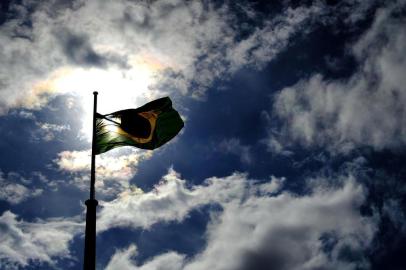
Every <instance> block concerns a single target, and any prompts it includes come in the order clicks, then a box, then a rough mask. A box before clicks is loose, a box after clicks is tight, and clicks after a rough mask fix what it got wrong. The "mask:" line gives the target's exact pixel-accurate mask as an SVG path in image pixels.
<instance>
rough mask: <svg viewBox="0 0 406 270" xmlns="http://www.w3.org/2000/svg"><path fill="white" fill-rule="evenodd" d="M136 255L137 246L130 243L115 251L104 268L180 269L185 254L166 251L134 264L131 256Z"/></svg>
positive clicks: (111, 269)
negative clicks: (149, 259) (147, 260)
mask: <svg viewBox="0 0 406 270" xmlns="http://www.w3.org/2000/svg"><path fill="white" fill-rule="evenodd" d="M135 255H137V247H136V246H134V245H131V246H130V247H129V248H128V249H126V250H122V251H117V252H116V253H115V254H114V256H113V257H112V258H111V260H110V262H109V264H108V266H107V267H106V270H115V269H123V270H125V269H139V270H155V269H160V270H171V269H182V266H183V260H184V259H185V256H182V255H180V254H177V253H175V252H168V253H166V254H163V255H160V256H157V257H155V258H154V259H153V260H152V261H149V262H146V263H145V264H143V265H142V266H139V267H137V266H135V265H134V264H133V262H132V261H131V258H132V257H134V256H135Z"/></svg>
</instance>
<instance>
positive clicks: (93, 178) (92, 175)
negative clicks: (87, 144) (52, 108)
mask: <svg viewBox="0 0 406 270" xmlns="http://www.w3.org/2000/svg"><path fill="white" fill-rule="evenodd" d="M96 112H97V92H96V91H95V92H93V132H92V163H91V167H90V199H91V200H94V193H95V192H94V183H95V182H96V175H95V170H96V169H95V168H96V155H95V152H96V149H95V148H96Z"/></svg>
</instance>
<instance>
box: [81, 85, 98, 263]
mask: <svg viewBox="0 0 406 270" xmlns="http://www.w3.org/2000/svg"><path fill="white" fill-rule="evenodd" d="M93 97H94V99H93V136H92V159H91V162H92V163H91V168H90V198H89V200H87V201H86V202H85V203H86V206H87V210H86V231H85V252H84V253H85V254H84V259H83V269H84V270H95V269H96V207H97V204H98V202H97V200H96V199H95V189H94V184H95V181H96V177H95V166H96V164H95V163H96V156H95V150H96V149H95V146H96V144H95V142H96V140H95V139H96V111H97V92H93Z"/></svg>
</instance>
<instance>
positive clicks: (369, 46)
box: [268, 1, 406, 152]
mask: <svg viewBox="0 0 406 270" xmlns="http://www.w3.org/2000/svg"><path fill="white" fill-rule="evenodd" d="M402 6H403V7H404V4H403V2H401V1H399V2H398V3H397V4H395V5H393V6H391V7H387V8H385V9H380V10H378V12H377V14H376V17H375V20H374V23H373V24H372V26H371V28H370V29H369V30H368V31H367V32H366V33H365V34H364V35H363V36H362V37H361V38H360V39H359V40H358V42H356V43H355V44H354V46H353V47H352V52H353V54H354V56H355V57H356V58H357V59H358V61H359V63H360V67H359V69H358V70H357V72H356V73H355V74H353V75H352V76H351V77H350V78H349V79H342V80H332V81H331V80H328V79H325V78H323V76H322V75H319V74H317V75H314V76H312V77H311V78H310V79H304V80H301V81H300V82H298V83H297V84H295V85H293V86H291V87H287V88H284V89H282V91H281V92H280V93H278V94H277V95H276V96H275V99H274V103H273V112H274V115H275V116H276V117H277V118H279V119H278V120H279V121H278V123H282V125H281V127H273V128H271V130H272V131H271V132H270V139H269V143H268V145H269V147H270V149H271V151H278V149H279V151H281V150H283V149H284V147H289V146H290V145H292V143H296V142H299V143H300V144H302V145H304V146H308V147H313V146H318V147H327V148H329V149H330V150H332V151H340V152H346V151H348V150H351V149H353V148H354V147H357V146H372V147H374V148H375V149H377V150H380V149H383V148H396V147H399V146H404V145H405V143H406V139H405V138H406V121H405V119H406V109H405V108H406V89H405V85H406V79H405V76H404V74H405V71H406V58H405V57H404V52H403V44H405V43H406V31H405V29H406V28H405V23H404V21H403V20H401V19H396V16H393V14H394V13H396V12H397V9H398V8H400V7H402ZM275 129H276V132H275Z"/></svg>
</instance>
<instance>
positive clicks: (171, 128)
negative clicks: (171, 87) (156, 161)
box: [95, 97, 184, 155]
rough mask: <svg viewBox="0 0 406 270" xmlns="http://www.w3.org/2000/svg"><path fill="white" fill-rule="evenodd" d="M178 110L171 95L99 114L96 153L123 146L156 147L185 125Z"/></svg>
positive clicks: (97, 116) (97, 118)
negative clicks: (173, 105) (142, 104)
mask: <svg viewBox="0 0 406 270" xmlns="http://www.w3.org/2000/svg"><path fill="white" fill-rule="evenodd" d="M183 126H184V124H183V121H182V119H181V118H180V116H179V113H178V112H177V111H176V110H175V109H173V108H172V101H171V100H170V98H169V97H164V98H160V99H157V100H154V101H151V102H149V103H147V104H145V105H144V106H142V107H139V108H137V109H127V110H122V111H117V112H114V113H110V114H106V115H101V114H99V113H97V114H96V138H95V146H96V147H95V154H96V155H98V154H102V153H104V152H107V151H109V150H111V149H113V148H116V147H120V146H135V147H138V148H142V149H155V148H157V147H160V146H161V145H163V144H164V143H166V142H168V141H169V140H171V139H172V138H173V137H175V136H176V134H178V133H179V131H180V130H181V129H182V128H183Z"/></svg>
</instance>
